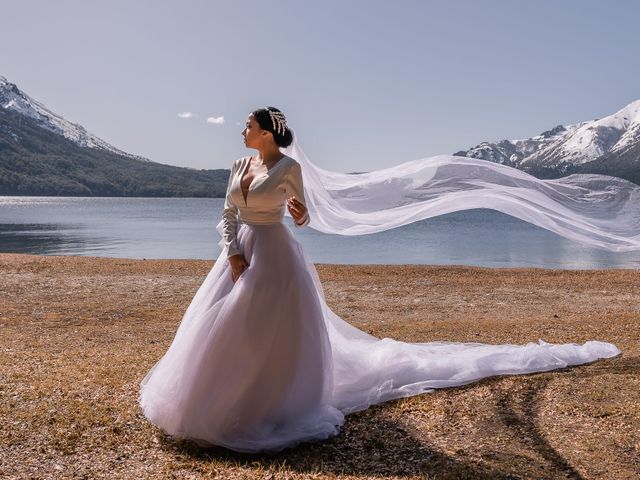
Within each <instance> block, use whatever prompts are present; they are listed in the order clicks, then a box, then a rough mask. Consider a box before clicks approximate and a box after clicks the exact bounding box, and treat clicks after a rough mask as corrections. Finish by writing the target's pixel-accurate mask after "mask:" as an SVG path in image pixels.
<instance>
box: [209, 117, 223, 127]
mask: <svg viewBox="0 0 640 480" xmlns="http://www.w3.org/2000/svg"><path fill="white" fill-rule="evenodd" d="M207 123H215V124H216V125H222V124H223V123H224V117H223V116H220V117H209V118H207Z"/></svg>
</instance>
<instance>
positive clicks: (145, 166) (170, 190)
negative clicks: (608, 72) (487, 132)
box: [0, 76, 640, 197]
mask: <svg viewBox="0 0 640 480" xmlns="http://www.w3.org/2000/svg"><path fill="white" fill-rule="evenodd" d="M453 155H457V156H465V157H473V158H479V159H482V160H488V161H491V162H495V163H500V164H504V165H508V166H511V167H514V168H518V169H520V170H523V171H525V172H527V173H529V174H531V175H534V176H536V177H538V178H559V177H563V176H566V175H570V174H573V173H598V174H604V175H611V176H616V177H620V178H624V179H626V180H630V181H632V182H635V183H637V184H640V100H637V101H635V102H632V103H630V104H629V105H627V106H626V107H624V108H622V109H621V110H619V111H618V112H616V113H614V114H612V115H609V116H607V117H604V118H601V119H595V120H590V121H585V122H580V123H575V124H570V125H558V126H556V127H554V128H552V129H550V130H547V131H545V132H543V133H541V134H539V135H536V136H534V137H531V138H524V139H515V140H501V141H498V142H482V143H480V144H478V145H476V146H474V147H472V148H470V149H469V150H464V151H459V152H456V153H454V154H453ZM228 178H229V170H227V169H214V170H204V169H195V168H186V167H176V166H172V165H164V164H161V163H157V162H153V161H151V160H149V159H146V158H143V157H140V156H137V155H131V154H129V153H127V152H124V151H122V150H120V149H118V148H116V147H114V146H112V145H110V144H109V143H108V142H106V141H104V140H102V139H101V138H99V137H97V136H96V135H93V134H91V133H89V132H87V130H86V129H85V128H84V127H82V126H81V125H78V124H76V123H72V122H70V121H68V120H66V119H64V118H63V117H62V116H60V115H58V114H56V113H54V112H52V111H51V110H49V109H48V108H47V107H46V106H44V105H43V104H42V103H40V102H38V101H37V100H35V99H33V98H31V97H30V96H28V95H27V94H26V93H24V92H23V91H21V90H20V89H19V88H18V87H17V86H16V85H15V84H13V83H10V82H9V81H8V80H7V79H6V78H4V77H2V76H0V195H64V196H140V197H224V195H225V192H226V187H227V181H228Z"/></svg>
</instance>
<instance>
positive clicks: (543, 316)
mask: <svg viewBox="0 0 640 480" xmlns="http://www.w3.org/2000/svg"><path fill="white" fill-rule="evenodd" d="M213 264H214V261H213V260H190V259H187V260H169V259H145V260H142V259H127V258H111V257H86V256H60V255H29V254H0V285H1V288H0V294H1V295H2V310H1V311H0V313H1V315H0V333H1V344H0V347H1V348H2V351H3V355H2V356H0V365H1V367H0V368H1V370H0V371H1V372H2V375H3V382H2V387H3V390H4V391H3V398H6V399H7V401H6V402H2V404H0V425H1V426H2V428H0V458H3V462H2V463H0V476H2V475H3V474H4V475H6V476H7V477H9V478H28V477H30V476H31V477H33V476H35V477H47V476H51V477H56V478H58V477H60V478H71V477H73V476H74V475H75V476H79V477H82V476H83V475H84V476H86V477H89V478H92V477H96V476H97V477H109V478H168V477H171V475H177V476H180V477H189V476H194V477H195V478H198V477H200V476H207V475H210V476H214V475H219V476H222V477H224V478H255V479H258V478H263V477H265V476H269V475H273V476H275V477H276V478H292V479H302V478H308V476H309V475H312V474H313V475H314V476H315V475H316V474H317V476H316V477H315V478H331V479H334V478H348V479H350V478H353V479H356V478H357V479H362V478H382V477H388V476H390V475H391V476H394V475H395V476H401V477H402V478H421V477H424V476H425V475H430V476H437V477H438V478H440V477H442V478H456V477H458V478H508V477H509V475H511V476H512V477H511V478H513V476H520V477H524V478H557V477H565V476H567V475H568V474H570V475H573V476H574V477H577V476H582V477H585V478H602V479H605V478H606V479H617V478H620V479H622V478H632V477H634V476H637V475H638V472H640V439H639V437H638V435H637V432H638V431H640V408H638V405H639V401H638V392H640V375H639V373H640V272H639V271H637V270H629V269H594V270H562V269H544V268H494V267H477V266H449V265H411V264H409V265H333V264H316V268H317V271H318V275H319V277H320V280H321V282H322V286H323V290H324V294H325V297H326V301H327V304H328V305H329V306H330V308H331V309H332V310H333V311H334V312H335V313H336V314H337V315H339V316H341V317H342V318H344V319H345V320H346V321H348V322H350V323H352V324H353V325H355V326H356V327H358V328H360V329H362V330H364V331H366V332H367V333H370V334H372V335H375V336H377V337H379V338H384V337H389V338H394V339H397V340H402V341H410V342H430V341H453V342H481V343H518V344H523V343H528V342H536V341H538V339H543V340H544V341H546V342H549V343H565V342H575V343H583V342H585V341H587V340H601V341H608V342H611V343H613V344H614V345H616V346H617V347H618V348H619V349H620V350H621V351H622V354H621V355H619V356H617V357H615V358H611V359H605V360H599V361H596V362H594V363H592V364H588V365H583V366H577V367H570V368H563V369H559V370H554V371H551V372H546V373H539V374H530V375H516V376H500V377H491V378H488V379H485V380H482V381H480V382H475V383H471V384H468V385H465V386H461V387H454V388H446V389H439V390H436V391H434V392H433V393H429V394H424V395H419V396H415V397H409V398H406V399H400V400H395V401H391V402H386V403H383V404H380V405H377V406H374V407H372V408H370V409H368V410H365V411H363V412H358V413H354V414H351V415H348V416H347V421H346V423H345V425H344V427H343V430H342V431H341V433H340V435H338V436H337V437H335V438H332V439H329V440H327V441H324V442H319V443H316V444H308V445H302V446H300V447H298V448H296V449H292V450H286V451H284V452H282V453H281V454H278V455H276V456H258V457H256V456H242V455H236V454H231V453H229V452H227V451H223V450H221V449H213V450H210V451H202V450H199V449H197V448H195V447H194V446H193V445H190V444H189V443H188V442H186V443H185V442H176V441H174V440H172V439H170V438H168V437H166V436H164V435H163V434H162V432H160V431H158V429H156V428H155V427H153V426H152V425H151V424H149V423H148V422H147V421H146V419H145V418H144V417H143V416H142V414H141V412H140V410H139V408H138V405H137V392H138V384H139V381H140V380H141V379H142V377H143V376H144V374H145V373H146V372H147V371H148V369H149V368H151V367H152V366H153V364H154V363H155V362H156V361H157V360H158V359H159V358H160V357H161V356H162V354H163V353H164V352H165V351H166V349H167V347H168V346H169V344H170V343H171V340H172V338H173V335H174V333H175V330H176V328H177V326H178V324H179V322H180V320H181V318H182V315H183V313H184V311H185V309H186V307H187V306H188V305H189V303H190V301H191V298H192V297H193V295H194V294H195V292H196V291H197V289H198V287H199V286H200V284H201V283H202V281H203V280H204V278H205V276H206V275H207V273H208V271H209V270H210V268H211V267H212V265H213Z"/></svg>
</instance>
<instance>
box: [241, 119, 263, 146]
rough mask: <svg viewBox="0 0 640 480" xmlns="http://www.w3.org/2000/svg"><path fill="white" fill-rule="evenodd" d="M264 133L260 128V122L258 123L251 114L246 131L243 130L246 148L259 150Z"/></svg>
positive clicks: (246, 124)
mask: <svg viewBox="0 0 640 480" xmlns="http://www.w3.org/2000/svg"><path fill="white" fill-rule="evenodd" d="M264 132H265V131H264V130H262V129H261V128H260V125H258V122H256V119H255V118H254V117H253V115H252V114H249V116H248V117H247V122H246V123H245V127H244V130H242V136H243V137H244V144H245V146H246V147H248V148H258V147H259V146H261V145H262V142H263V135H264ZM267 133H268V132H267Z"/></svg>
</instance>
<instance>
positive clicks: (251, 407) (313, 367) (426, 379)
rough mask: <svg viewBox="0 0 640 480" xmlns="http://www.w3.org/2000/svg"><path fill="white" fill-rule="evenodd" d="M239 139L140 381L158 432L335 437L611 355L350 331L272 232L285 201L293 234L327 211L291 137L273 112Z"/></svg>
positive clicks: (270, 445)
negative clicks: (173, 317) (209, 228)
mask: <svg viewBox="0 0 640 480" xmlns="http://www.w3.org/2000/svg"><path fill="white" fill-rule="evenodd" d="M242 135H243V137H244V143H245V145H246V146H247V147H248V148H253V149H256V150H257V151H258V154H257V155H255V156H252V157H243V158H239V159H237V160H236V161H235V162H234V163H233V166H232V167H231V175H230V176H229V183H228V187H227V194H226V198H225V203H224V211H223V214H222V221H221V222H220V224H219V226H218V228H219V230H220V232H221V234H222V242H221V245H222V246H223V251H222V253H221V254H220V256H219V257H218V259H217V261H216V262H215V264H214V266H213V268H212V269H211V271H210V272H209V274H208V275H207V277H206V279H205V280H204V282H203V284H202V285H201V286H200V288H199V290H198V291H197V293H196V294H195V296H194V298H193V300H192V302H191V304H190V305H189V307H188V308H187V310H186V312H185V314H184V317H183V318H182V321H181V323H180V325H179V327H178V329H177V331H176V334H175V337H174V339H173V342H172V343H171V345H170V347H169V349H168V350H167V352H166V353H165V355H164V356H163V357H162V358H161V359H160V360H159V361H158V362H157V363H156V364H155V365H154V366H153V367H152V368H151V370H150V371H149V372H148V373H147V374H146V376H145V377H144V379H143V380H142V382H141V384H140V387H141V388H140V396H139V402H140V405H141V407H142V409H143V411H144V414H145V416H146V417H147V418H148V419H149V420H150V421H151V422H152V423H153V424H155V425H157V426H158V427H160V428H161V429H162V430H163V431H164V432H166V433H167V434H169V435H171V436H173V437H175V438H182V439H190V440H193V441H194V442H196V443H197V444H199V445H201V446H211V445H217V446H223V447H226V448H229V449H232V450H235V451H240V452H259V451H279V450H282V449H284V448H286V447H292V446H295V445H297V444H299V443H300V442H305V441H313V440H320V439H326V438H328V437H330V436H333V435H337V434H338V433H339V431H340V427H341V425H342V424H343V423H344V416H345V415H346V414H349V413H352V412H355V411H358V410H362V409H365V408H367V407H369V406H370V405H373V404H377V403H381V402H385V401H387V400H391V399H395V398H400V397H406V396H411V395H417V394H421V393H425V392H429V391H431V390H432V389H434V388H442V387H449V386H456V385H462V384H466V383H469V382H473V381H476V380H479V379H482V378H485V377H489V376H492V375H504V374H523V373H531V372H542V371H548V370H553V369H556V368H562V367H566V366H567V365H577V364H582V363H587V362H592V361H594V360H597V359H599V358H607V357H612V356H616V355H618V354H619V353H620V352H619V350H618V349H617V348H616V347H615V346H614V345H612V344H609V343H604V342H599V341H588V342H586V343H585V344H583V345H577V344H549V343H545V342H543V341H542V340H540V341H539V342H538V343H529V344H526V345H488V344H479V343H450V342H430V343H406V342H399V341H395V340H392V339H390V338H383V339H379V338H376V337H374V336H371V335H369V334H367V333H365V332H363V331H360V330H358V329H357V328H355V327H353V326H352V325H350V324H349V323H347V322H345V321H344V320H342V319H341V318H340V317H338V316H337V315H336V314H335V313H334V312H333V311H332V310H331V309H330V308H329V307H328V306H327V304H326V302H325V298H324V293H323V289H322V285H321V283H320V280H319V278H318V275H317V273H316V270H315V267H314V265H313V263H312V262H311V260H310V259H309V257H308V256H307V255H306V253H305V252H304V250H303V249H302V246H301V245H300V243H299V242H298V241H297V240H296V239H295V237H294V235H293V234H292V231H291V229H289V228H288V227H287V226H286V225H285V224H284V223H283V217H284V213H285V205H286V208H287V210H288V212H289V214H290V215H291V217H292V219H293V223H294V226H295V228H302V227H304V226H306V225H308V224H309V223H310V222H313V221H314V219H315V218H314V211H318V212H320V211H321V209H322V208H324V209H327V210H328V209H330V208H331V206H330V205H329V204H328V203H323V204H320V201H317V200H315V199H314V202H317V204H314V205H313V207H314V208H315V209H316V210H310V209H309V208H308V205H307V203H308V202H307V201H305V189H304V188H303V174H302V173H303V172H302V166H301V164H300V163H299V162H298V161H296V160H295V159H294V158H292V156H289V155H285V154H284V153H283V152H282V150H285V151H287V150H286V149H287V147H290V146H291V144H292V142H293V141H294V137H293V133H292V131H291V130H290V129H289V128H288V126H287V124H286V119H285V116H284V114H283V113H282V112H281V111H280V110H278V109H276V108H274V107H266V108H260V109H258V110H255V111H254V112H252V113H251V114H250V115H249V116H248V118H247V121H246V127H245V129H244V130H243V131H242ZM305 168H306V166H305ZM323 172H325V173H329V172H327V171H323ZM336 178H337V177H336ZM309 206H311V204H309ZM356 216H357V215H356ZM318 217H320V214H319V213H318ZM319 223H321V222H319ZM321 224H322V223H321ZM314 226H315V225H314ZM325 228H326V227H325Z"/></svg>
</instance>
